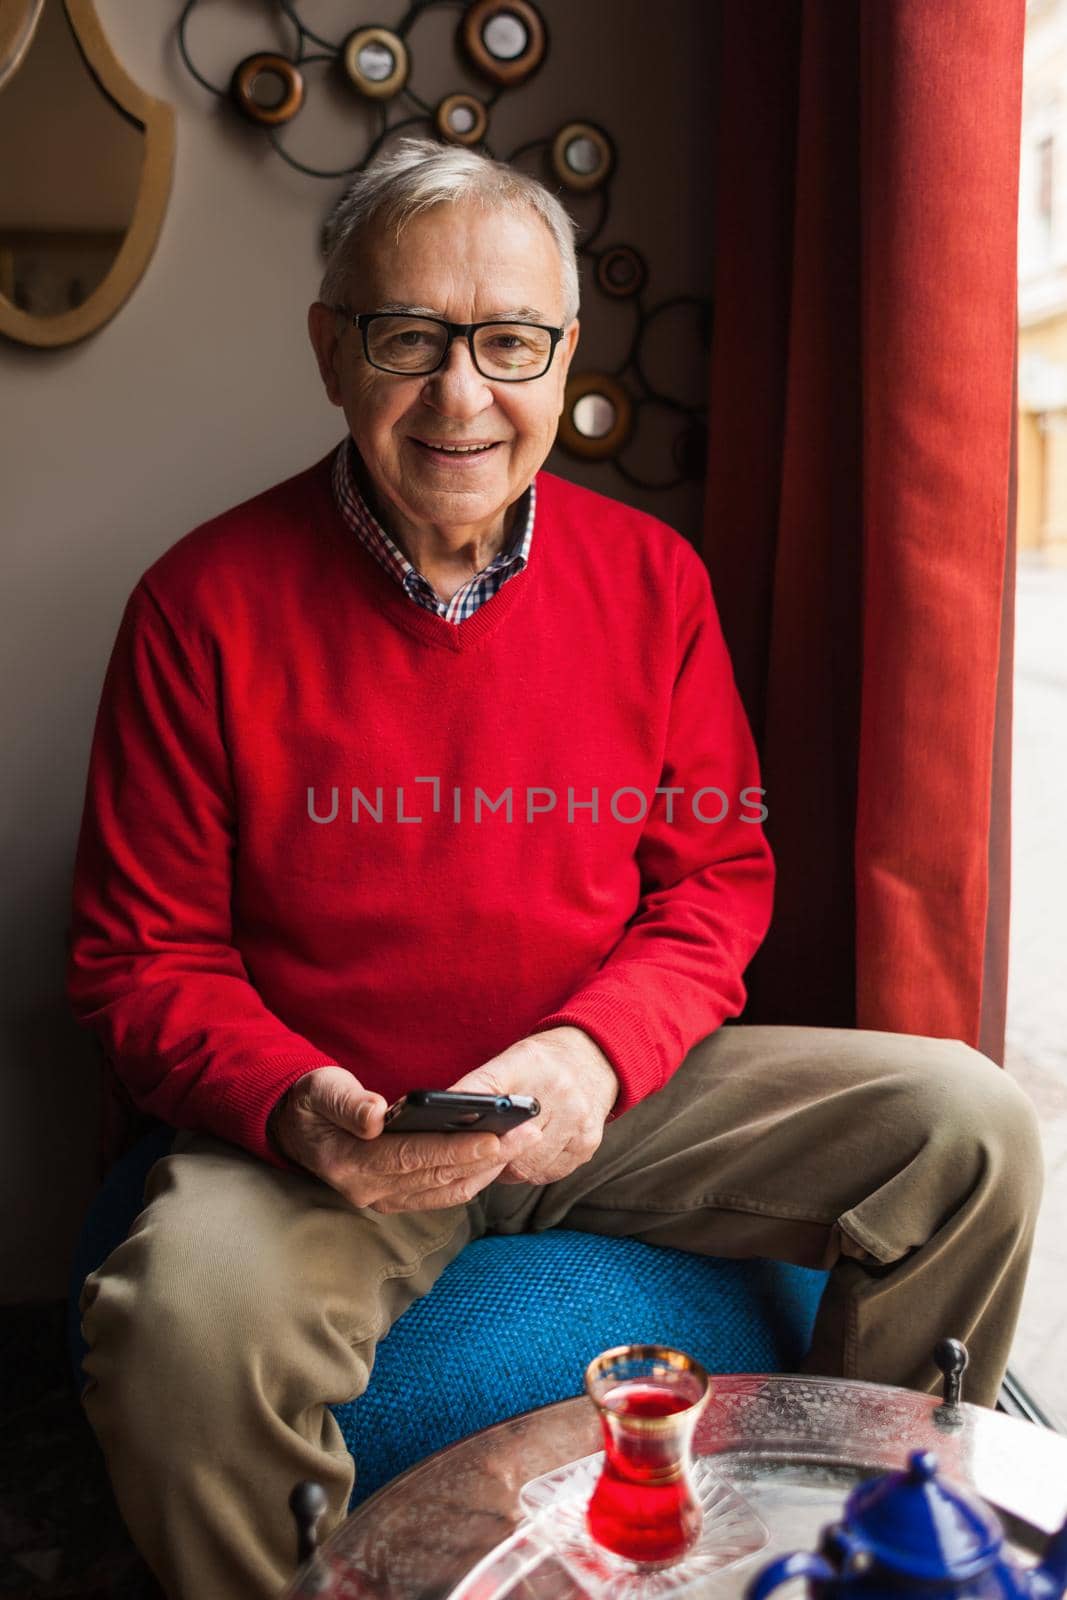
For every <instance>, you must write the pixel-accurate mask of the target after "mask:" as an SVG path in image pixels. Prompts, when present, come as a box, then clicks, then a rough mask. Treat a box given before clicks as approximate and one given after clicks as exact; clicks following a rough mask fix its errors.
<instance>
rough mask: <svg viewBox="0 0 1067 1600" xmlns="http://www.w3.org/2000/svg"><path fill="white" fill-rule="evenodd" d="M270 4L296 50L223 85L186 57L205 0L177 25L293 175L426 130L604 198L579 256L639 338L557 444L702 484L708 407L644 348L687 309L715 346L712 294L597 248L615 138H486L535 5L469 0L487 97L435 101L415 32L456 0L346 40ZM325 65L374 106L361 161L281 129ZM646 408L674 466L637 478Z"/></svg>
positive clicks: (465, 49)
mask: <svg viewBox="0 0 1067 1600" xmlns="http://www.w3.org/2000/svg"><path fill="white" fill-rule="evenodd" d="M267 3H268V4H273V7H274V8H275V9H276V10H277V11H279V12H280V13H281V15H282V16H283V17H284V18H285V20H286V22H287V23H288V24H290V25H291V28H292V31H293V36H294V45H293V50H292V53H291V54H290V55H283V54H280V53H278V52H277V51H260V52H257V53H256V54H254V55H250V56H247V57H245V59H244V60H242V61H239V62H238V63H237V64H236V66H235V67H234V69H233V71H232V73H231V76H230V80H229V83H228V84H227V85H226V86H225V87H220V86H218V85H217V84H214V83H211V82H209V81H208V79H207V78H205V77H204V76H203V74H202V73H201V72H199V71H198V70H197V68H196V66H195V65H194V63H193V60H192V56H191V53H190V43H189V23H190V18H191V16H192V14H193V12H194V11H195V10H196V7H197V4H198V0H185V5H184V6H183V8H182V12H181V15H180V17H179V20H178V47H179V50H180V52H181V56H182V59H183V61H184V62H185V65H186V67H187V68H188V69H189V71H190V73H192V75H193V77H194V78H195V79H196V81H197V82H198V83H199V84H201V85H202V86H203V87H204V88H205V89H207V90H209V91H210V93H212V94H214V95H216V96H218V97H219V98H220V99H225V100H228V101H229V102H230V104H231V105H232V106H233V107H234V109H235V111H236V112H237V113H239V114H240V115H241V116H242V117H244V118H245V119H246V120H247V121H248V122H249V123H252V124H255V125H256V126H257V127H259V128H260V129H261V130H262V132H263V134H264V136H265V137H266V138H267V139H268V140H269V141H270V143H271V145H272V146H273V148H274V149H275V150H276V151H277V153H278V155H279V156H281V158H282V159H283V160H284V161H286V162H288V164H289V165H290V166H291V167H295V168H296V169H297V171H299V172H304V173H307V174H308V176H310V177H315V178H330V179H335V178H344V177H349V176H351V175H352V174H353V173H355V172H358V171H360V170H361V169H362V168H363V167H365V166H366V165H367V164H368V162H370V161H371V160H372V159H373V158H374V156H375V154H376V153H377V151H378V150H379V148H380V147H381V146H382V144H383V143H384V142H385V140H387V139H388V138H391V137H392V136H393V135H395V134H396V133H398V132H400V131H401V130H405V129H410V130H412V131H415V129H416V128H420V129H422V130H424V131H426V132H428V133H430V134H432V135H434V136H436V137H437V138H438V139H440V140H442V141H443V142H446V143H449V144H457V145H469V146H474V147H477V148H478V149H479V150H481V151H483V152H484V153H485V154H486V155H489V156H493V157H494V158H495V159H498V160H502V161H506V162H508V163H512V162H514V161H516V160H517V159H518V158H519V157H520V156H529V155H531V154H533V153H535V152H538V153H540V155H541V158H542V160H543V162H544V165H545V169H546V171H545V176H546V177H547V178H548V179H549V181H551V179H552V178H553V177H554V178H555V180H556V182H557V183H558V184H559V185H561V186H562V188H563V189H564V190H565V191H568V192H570V193H571V194H574V195H576V196H584V195H596V196H597V197H598V199H599V207H598V211H597V215H596V217H595V219H594V221H593V223H592V225H591V226H590V227H588V228H586V229H585V230H584V231H583V232H582V234H581V236H580V239H579V244H578V253H579V256H580V257H584V258H585V260H586V261H587V262H588V264H589V266H590V268H591V269H592V277H593V282H594V283H595V285H596V287H597V289H598V290H599V291H600V293H601V294H603V295H604V296H605V297H607V298H608V299H609V300H616V301H620V302H621V301H628V302H629V306H630V311H631V315H632V317H633V336H632V338H631V340H630V344H629V348H628V350H627V353H626V355H625V357H624V359H623V360H622V361H621V362H620V363H619V364H618V366H617V367H615V368H613V369H612V370H610V371H602V372H590V371H584V372H572V374H571V377H570V380H569V382H568V385H567V393H566V398H565V402H564V409H563V415H562V417H561V418H560V427H559V435H558V443H559V445H560V446H561V448H562V449H564V450H566V451H567V452H568V453H569V454H571V455H574V456H578V457H581V458H582V459H584V460H589V461H600V460H610V461H611V462H612V464H613V465H614V466H615V468H616V469H617V471H618V472H619V473H620V474H621V475H622V477H623V478H624V479H625V480H626V481H627V482H629V483H631V484H633V485H635V486H636V487H638V488H642V489H653V490H654V489H669V488H674V487H675V486H676V485H677V484H680V483H683V482H685V481H687V480H691V479H699V478H700V477H701V476H702V475H703V472H704V460H705V434H706V428H707V422H706V413H705V411H704V410H703V408H702V407H700V406H694V405H692V404H690V403H688V402H686V401H684V400H681V399H679V398H677V397H675V396H672V395H670V394H668V393H666V392H665V391H664V390H663V389H662V388H657V387H656V386H655V385H654V384H653V383H652V382H651V381H650V378H649V376H648V371H647V363H646V362H645V360H644V356H643V348H644V345H645V341H646V338H647V335H648V333H649V331H650V329H651V328H652V326H653V325H654V323H655V321H656V319H657V318H658V317H660V316H661V315H662V314H663V312H665V311H667V310H669V309H671V308H674V307H678V306H688V307H690V308H691V310H692V313H693V314H694V315H695V317H696V319H697V323H698V335H697V336H698V337H699V339H700V340H701V342H702V343H703V344H704V345H705V347H707V345H708V344H709V343H710V334H711V329H710V323H711V315H710V313H711V306H710V302H709V301H708V300H707V299H705V298H701V297H699V296H697V295H675V296H673V297H672V298H671V299H668V300H661V301H659V302H657V303H650V302H649V300H648V298H647V296H646V288H647V284H648V278H649V272H648V266H647V263H646V262H645V260H644V258H643V257H642V256H641V254H640V253H639V252H638V251H637V250H636V249H635V248H634V247H633V246H632V245H630V244H625V243H618V244H611V245H605V244H603V243H602V242H601V240H602V238H603V235H604V230H605V228H606V225H607V222H608V217H609V214H610V209H611V181H612V179H613V178H614V177H615V175H616V151H615V145H614V142H613V140H612V138H611V136H610V134H609V133H608V132H607V131H606V130H605V129H604V128H602V127H600V126H599V125H598V124H596V123H594V122H591V121H570V122H567V123H565V124H564V125H563V126H562V127H560V128H559V129H558V130H557V131H556V132H555V133H553V134H549V135H547V136H545V137H542V138H537V139H532V140H529V141H527V142H525V143H524V144H522V145H520V146H519V147H518V148H516V149H515V150H512V151H511V152H510V153H507V154H498V152H497V151H495V150H494V149H493V148H492V146H491V144H490V134H491V123H492V112H493V107H494V106H495V105H496V103H497V101H498V100H499V99H500V97H501V95H503V94H505V93H508V92H509V91H511V90H513V89H516V88H518V87H519V86H520V85H521V84H523V83H525V82H527V81H528V79H529V78H530V77H531V76H532V75H533V74H534V73H535V72H537V71H538V69H539V68H540V67H541V66H542V65H543V63H544V61H545V59H546V57H547V54H548V29H547V27H546V24H545V21H544V18H543V17H542V16H541V13H540V12H539V11H538V9H537V7H536V6H535V5H533V4H532V3H530V0H471V3H470V4H467V5H465V6H464V7H463V10H462V15H461V17H460V21H459V25H458V28H457V32H456V46H457V50H458V52H459V54H460V55H461V57H462V58H463V59H464V60H465V61H466V63H467V64H468V66H469V67H471V68H472V69H473V70H474V71H475V72H476V73H477V74H478V75H479V77H481V78H482V79H483V80H484V81H485V83H486V85H487V89H486V92H485V94H484V95H482V96H478V95H474V94H469V93H466V92H460V91H457V92H454V93H451V94H446V95H445V96H444V97H443V99H441V100H439V101H438V102H437V103H436V104H435V105H431V104H430V103H429V102H428V101H426V100H424V99H422V98H421V97H420V96H419V95H418V94H417V93H416V92H415V90H414V89H413V88H412V86H411V70H412V49H411V46H410V44H409V38H410V35H411V33H412V30H413V28H414V26H415V24H416V22H417V21H418V19H419V18H420V17H421V16H423V15H424V14H425V13H426V12H428V11H430V10H432V9H435V8H436V7H439V6H453V5H454V4H455V0H412V3H411V5H410V6H409V8H408V10H407V11H406V13H405V14H404V17H403V18H402V20H401V21H400V22H399V23H398V24H397V25H396V27H395V28H383V27H378V26H371V25H367V26H360V27H358V28H355V29H354V30H353V31H352V32H351V33H349V34H348V35H347V37H346V38H344V39H342V40H341V41H340V42H336V41H332V40H329V39H325V38H323V37H322V36H321V35H320V34H318V33H315V32H314V31H313V30H312V29H311V28H309V27H308V26H307V25H306V23H304V22H303V20H302V19H301V17H300V16H299V14H298V11H297V6H296V3H295V0H267ZM321 61H325V62H328V63H330V64H331V66H332V70H334V71H335V72H336V73H338V74H339V75H340V76H341V77H342V79H343V80H344V81H345V83H346V84H347V86H348V87H349V88H350V90H351V92H352V93H353V94H354V95H357V96H359V97H360V98H361V99H362V100H363V102H364V103H369V104H370V105H371V106H373V107H376V108H377V112H378V129H377V133H376V134H375V136H374V137H372V138H371V139H370V141H369V143H368V144H367V146H366V148H365V149H364V150H363V151H362V152H361V154H360V155H359V157H358V159H356V160H354V161H352V162H351V163H349V164H348V165H346V166H343V167H338V168H334V169H331V170H324V169H322V168H318V167H311V166H308V165H307V164H306V163H304V162H302V161H298V160H297V159H296V158H295V157H294V156H293V155H291V154H290V153H289V152H288V151H287V150H286V149H285V146H284V144H283V142H282V140H281V137H280V133H281V130H282V129H283V128H284V127H285V125H286V124H287V123H289V122H291V121H292V120H293V118H294V117H296V116H297V115H298V114H299V112H300V110H301V107H302V106H303V105H304V103H305V97H306V84H305V78H304V73H303V72H302V70H301V69H302V68H303V67H305V66H307V65H309V64H310V63H312V62H321ZM647 407H659V408H662V409H664V410H665V411H666V412H667V413H668V414H669V415H670V417H671V419H672V422H675V423H676V424H677V426H676V427H675V428H674V437H673V446H672V456H673V460H672V462H671V466H670V469H669V470H668V471H666V472H665V473H664V474H663V475H661V476H660V477H658V478H657V479H655V480H649V479H648V478H645V477H642V476H639V475H638V474H637V472H636V471H635V470H634V468H633V466H632V464H628V463H627V459H626V455H627V446H628V445H630V444H631V443H632V441H633V439H634V434H635V429H636V426H637V422H638V418H639V416H640V414H641V412H642V411H643V410H644V409H645V408H647Z"/></svg>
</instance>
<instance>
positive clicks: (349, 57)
mask: <svg viewBox="0 0 1067 1600" xmlns="http://www.w3.org/2000/svg"><path fill="white" fill-rule="evenodd" d="M341 62H342V65H343V66H344V69H345V75H346V77H347V78H348V81H349V83H350V84H351V85H352V87H353V88H355V89H358V90H359V92H360V94H365V95H367V96H368V97H369V98H370V99H371V100H389V99H391V98H392V96H393V95H394V94H399V93H400V90H401V89H402V88H403V87H404V85H405V84H406V83H407V81H408V74H409V73H410V71H411V58H410V56H409V55H408V47H407V45H406V44H405V43H404V41H403V39H402V38H401V37H400V35H399V34H398V33H393V32H392V31H391V29H389V28H357V29H356V31H355V33H350V34H349V36H348V38H347V39H346V40H345V42H344V44H343V45H342V46H341Z"/></svg>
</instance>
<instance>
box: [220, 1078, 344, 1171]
mask: <svg viewBox="0 0 1067 1600" xmlns="http://www.w3.org/2000/svg"><path fill="white" fill-rule="evenodd" d="M338 1064H339V1063H338V1062H336V1061H334V1060H333V1058H332V1057H330V1056H324V1055H310V1056H309V1055H304V1056H300V1057H296V1056H293V1055H283V1056H265V1057H264V1056H260V1057H258V1058H257V1060H256V1064H255V1069H254V1070H253V1071H250V1072H249V1073H248V1074H247V1075H246V1076H245V1075H243V1076H241V1077H239V1078H236V1079H235V1080H234V1081H233V1082H232V1083H228V1084H227V1085H226V1092H225V1095H224V1097H223V1098H222V1099H221V1101H220V1102H219V1103H218V1104H217V1106H216V1108H215V1115H214V1117H213V1118H212V1124H213V1125H212V1127H211V1128H210V1129H208V1130H207V1131H208V1132H210V1133H213V1134H215V1135H216V1136H217V1137H218V1138H220V1139H228V1140H229V1141H230V1143H231V1144H237V1145H240V1146H241V1147H242V1148H243V1149H245V1150H249V1151H251V1153H252V1154H253V1155H255V1156H259V1158H260V1160H262V1161H266V1162H267V1163H268V1165H269V1166H272V1167H277V1168H278V1169H279V1170H280V1171H282V1172H303V1171H304V1170H305V1169H304V1168H303V1167H300V1166H298V1165H297V1164H296V1162H295V1161H290V1160H289V1159H288V1158H287V1157H286V1156H283V1155H282V1154H281V1152H280V1151H279V1150H276V1149H275V1148H274V1146H273V1144H271V1142H270V1140H269V1139H268V1137H267V1118H268V1117H269V1116H270V1114H271V1112H272V1111H273V1110H274V1107H275V1106H276V1105H277V1103H278V1101H279V1100H280V1099H281V1097H282V1095H283V1094H285V1093H286V1091H287V1090H289V1089H291V1088H292V1087H293V1084H294V1083H297V1082H298V1081H299V1080H300V1079H301V1078H303V1077H305V1076H306V1074H307V1073H309V1072H316V1071H317V1070H318V1068H319V1067H336V1066H337V1065H338Z"/></svg>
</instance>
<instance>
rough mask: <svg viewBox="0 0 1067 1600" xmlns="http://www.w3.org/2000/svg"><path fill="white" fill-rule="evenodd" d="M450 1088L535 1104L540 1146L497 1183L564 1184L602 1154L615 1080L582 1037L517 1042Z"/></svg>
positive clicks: (575, 1033)
mask: <svg viewBox="0 0 1067 1600" xmlns="http://www.w3.org/2000/svg"><path fill="white" fill-rule="evenodd" d="M449 1087H450V1088H451V1089H462V1090H465V1091H466V1092H467V1093H469V1094H530V1095H533V1096H534V1097H535V1098H536V1099H537V1100H539V1101H540V1103H541V1113H540V1116H539V1117H538V1118H537V1124H538V1126H539V1127H540V1128H541V1130H542V1136H541V1139H540V1141H539V1142H538V1143H537V1144H535V1145H533V1146H532V1147H531V1149H530V1150H529V1151H527V1152H526V1153H525V1154H524V1155H523V1156H522V1157H521V1159H520V1160H518V1161H515V1162H513V1163H512V1164H511V1165H510V1166H507V1167H505V1168H504V1170H503V1172H501V1173H500V1174H499V1176H498V1177H497V1179H496V1182H497V1183H538V1184H540V1183H554V1182H556V1180H557V1179H559V1178H565V1177H566V1176H567V1175H568V1173H571V1172H573V1171H574V1170H575V1168H576V1167H580V1166H582V1165H583V1163H584V1162H586V1161H588V1160H589V1158H590V1156H592V1155H593V1154H594V1153H595V1152H596V1151H597V1149H599V1147H600V1141H601V1139H602V1138H603V1137H604V1122H605V1119H606V1118H607V1115H608V1112H609V1111H610V1110H611V1108H612V1106H613V1105H614V1104H615V1100H616V1097H617V1095H618V1093H619V1080H618V1078H617V1077H616V1075H615V1069H614V1068H613V1066H612V1065H611V1062H610V1061H609V1060H608V1058H607V1056H606V1055H605V1054H604V1052H603V1050H601V1048H600V1046H599V1045H598V1044H595V1043H594V1041H593V1040H592V1039H591V1038H590V1037H589V1035H588V1034H587V1033H584V1032H583V1031H582V1029H581V1028H570V1027H563V1028H549V1029H547V1030H546V1031H545V1032H544V1033H532V1034H530V1035H529V1036H528V1037H527V1038H525V1039H519V1040H518V1041H517V1042H516V1043H515V1044H513V1045H510V1046H509V1047H508V1049H507V1050H504V1051H502V1052H501V1054H500V1055H498V1056H494V1057H493V1059H492V1060H491V1061H487V1062H486V1063H485V1064H484V1066H481V1067H477V1068H476V1069H475V1070H474V1071H473V1072H468V1073H467V1075H466V1077H465V1078H460V1079H459V1080H458V1081H457V1082H456V1083H453V1084H450V1085H449Z"/></svg>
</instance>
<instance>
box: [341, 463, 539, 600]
mask: <svg viewBox="0 0 1067 1600" xmlns="http://www.w3.org/2000/svg"><path fill="white" fill-rule="evenodd" d="M354 458H355V444H354V442H353V440H352V439H351V438H350V437H349V438H347V439H343V440H342V441H341V443H340V444H339V445H338V447H337V451H336V453H335V455H334V458H333V493H334V499H335V500H336V502H337V507H338V510H339V511H340V513H341V516H342V517H343V519H344V521H345V523H346V524H347V526H348V527H349V528H350V529H351V530H352V532H353V533H354V534H355V535H356V537H357V538H358V539H359V540H360V542H361V544H363V545H364V546H365V547H366V549H368V550H369V551H370V553H371V554H372V555H373V556H374V557H375V559H376V560H377V561H378V562H379V563H380V564H381V565H382V566H383V567H384V568H385V570H386V572H388V573H389V574H390V575H391V576H392V577H393V578H395V579H396V581H397V582H398V583H399V584H400V586H401V587H402V588H403V590H404V591H405V593H406V594H407V595H409V596H410V598H411V599H412V600H414V601H415V602H416V603H417V604H418V605H421V606H424V607H425V608H426V610H428V611H434V612H436V614H437V615H438V616H439V617H444V618H445V620H446V621H448V622H462V621H463V620H464V619H465V618H466V617H469V616H471V615H472V613H473V612H475V611H476V610H477V609H478V607H479V606H480V605H484V603H485V602H486V600H489V599H491V598H492V596H493V595H494V594H496V592H497V590H498V589H499V588H500V587H501V585H502V584H504V583H506V582H507V580H508V578H511V577H514V575H515V574H516V573H517V572H521V571H522V570H523V568H524V567H525V566H526V564H527V562H528V561H529V559H530V546H531V544H532V543H533V529H534V511H535V506H536V501H537V489H536V487H535V484H534V483H531V484H530V487H529V488H528V489H527V490H526V493H525V494H524V495H523V496H522V497H521V498H520V500H519V502H518V504H517V506H516V516H515V526H514V532H513V534H512V537H511V539H510V540H509V541H508V543H507V545H505V547H504V549H503V550H501V551H499V552H498V554H497V555H495V556H494V557H493V560H492V561H491V562H490V563H489V565H488V566H487V567H485V568H484V569H483V570H482V571H481V572H476V573H475V574H474V576H473V577H472V578H471V579H470V580H469V582H467V583H465V584H464V585H463V587H462V589H459V590H457V592H456V593H455V594H454V595H453V596H452V598H451V600H442V598H441V596H440V595H439V594H437V593H435V591H434V589H433V588H432V587H431V585H430V584H429V583H428V582H427V581H426V579H425V578H424V577H423V575H422V573H421V572H419V571H418V570H417V568H415V567H413V566H412V565H411V562H410V561H409V560H408V558H407V556H405V554H404V552H403V551H402V550H400V549H399V548H398V547H397V545H396V544H395V543H394V541H393V540H392V539H390V537H389V535H388V534H387V533H386V531H385V529H384V528H383V527H382V525H381V523H380V522H379V521H378V519H377V518H376V517H375V515H374V513H373V512H372V511H371V509H370V507H369V506H368V505H367V502H366V500H365V498H364V496H363V494H362V493H361V491H360V488H359V484H358V482H357V481H356V474H355V459H354Z"/></svg>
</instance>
